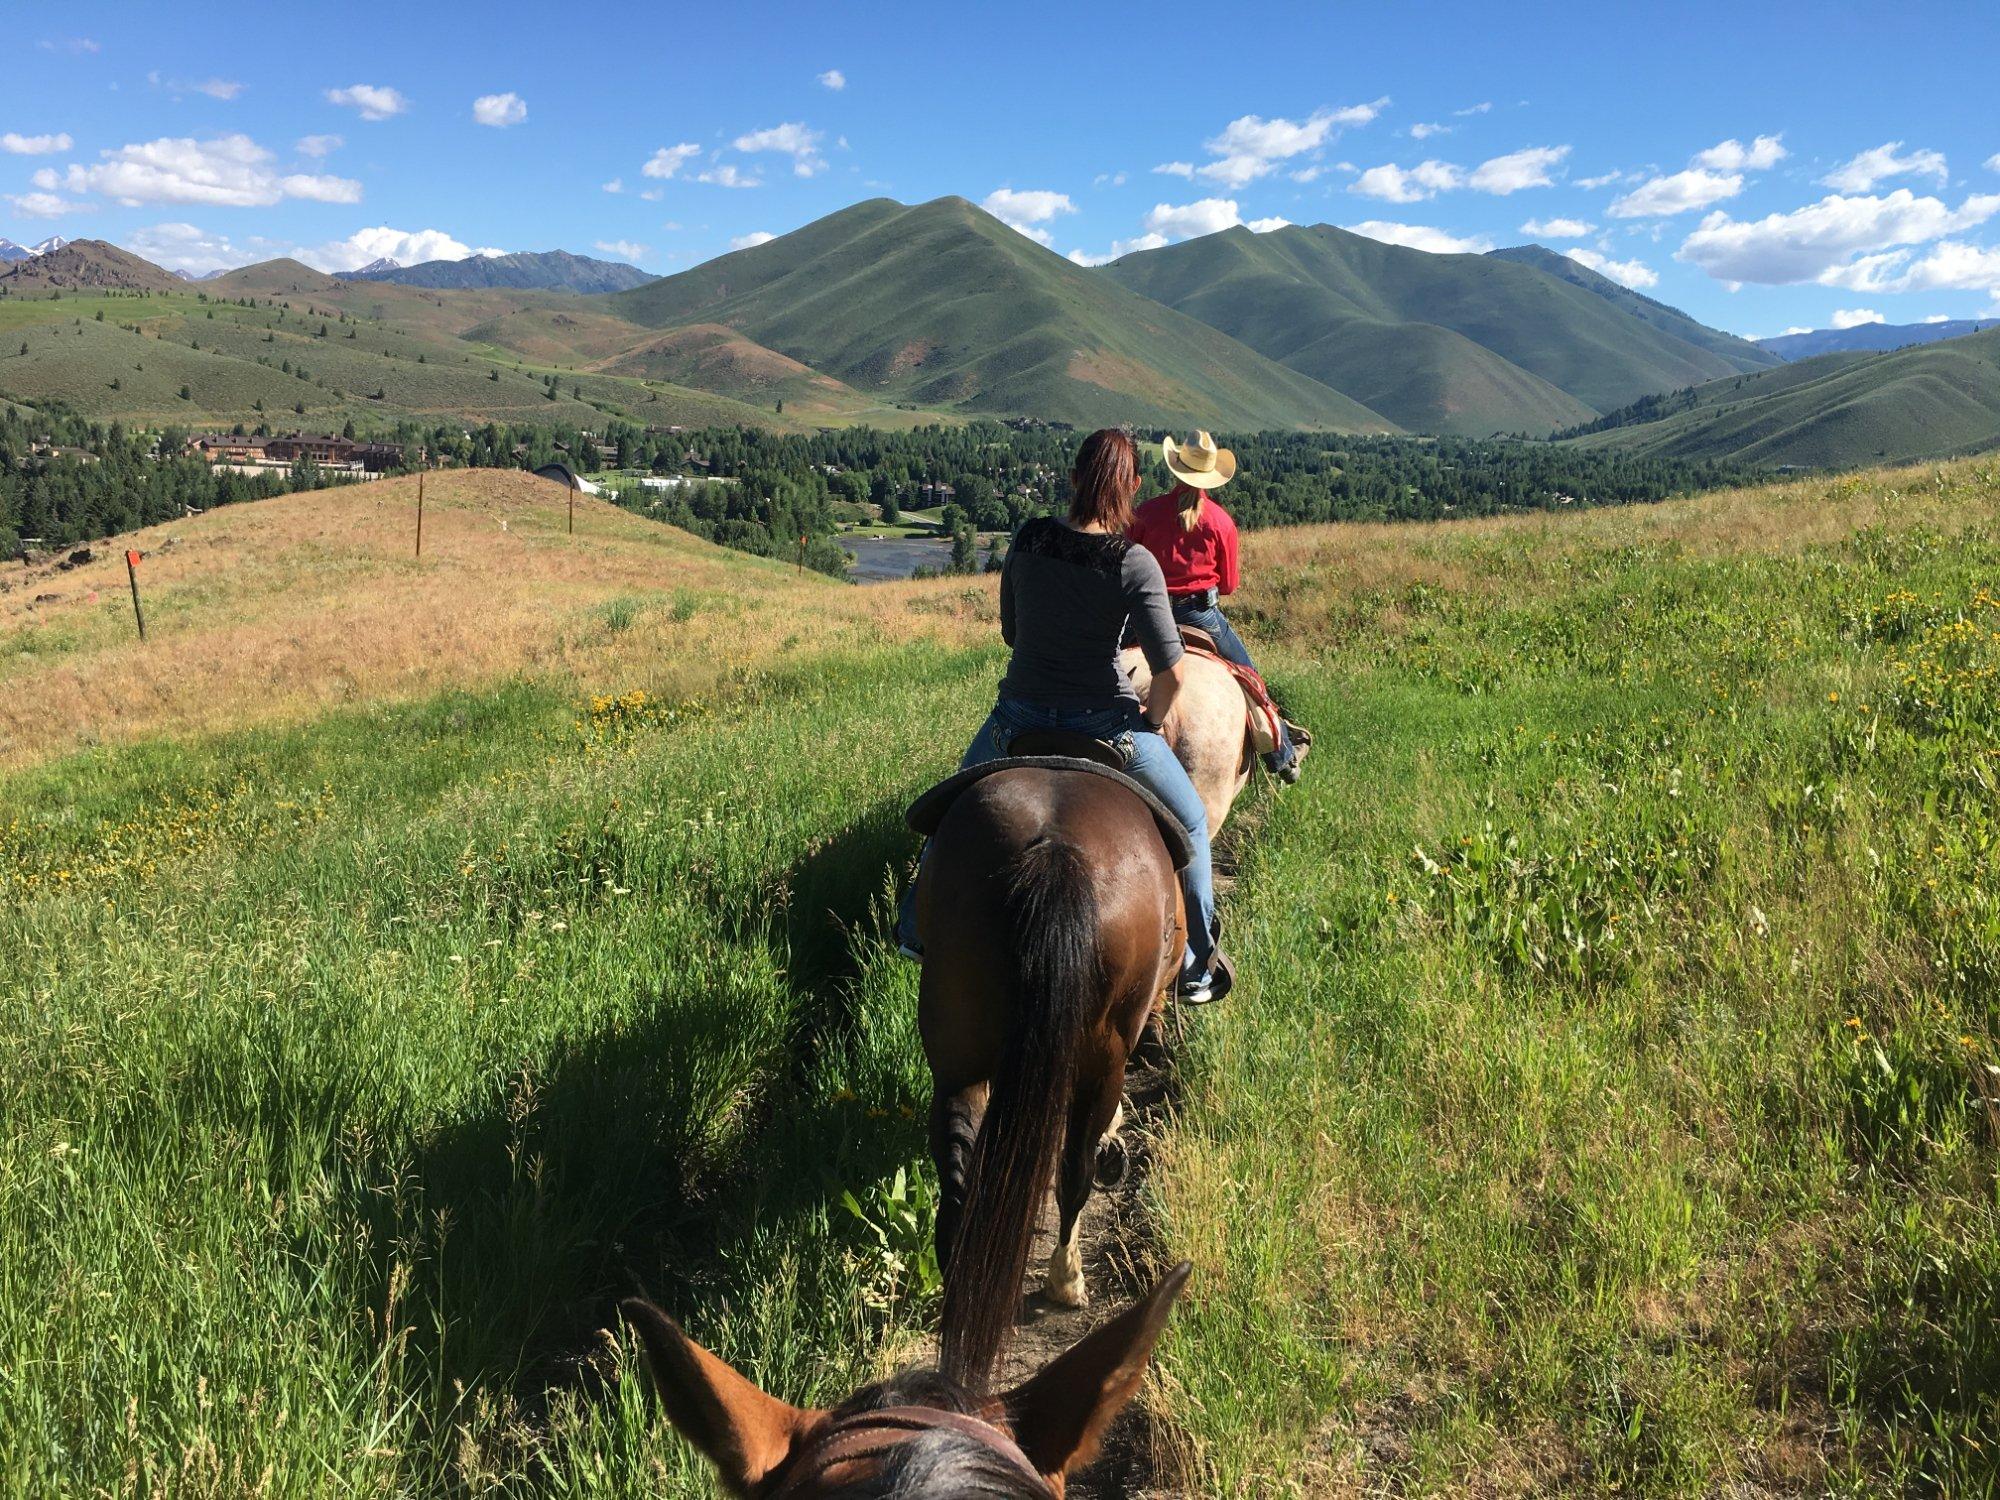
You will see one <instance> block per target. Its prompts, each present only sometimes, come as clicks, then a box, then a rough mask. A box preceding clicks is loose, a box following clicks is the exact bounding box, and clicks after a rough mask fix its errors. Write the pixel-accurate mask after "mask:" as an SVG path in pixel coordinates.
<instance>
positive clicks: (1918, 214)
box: [1675, 188, 2000, 291]
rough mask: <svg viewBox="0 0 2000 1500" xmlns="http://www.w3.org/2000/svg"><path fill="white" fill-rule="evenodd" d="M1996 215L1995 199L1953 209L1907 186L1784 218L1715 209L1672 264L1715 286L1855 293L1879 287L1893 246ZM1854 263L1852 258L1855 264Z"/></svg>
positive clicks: (1999, 207)
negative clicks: (1814, 287) (1809, 285)
mask: <svg viewBox="0 0 2000 1500" xmlns="http://www.w3.org/2000/svg"><path fill="white" fill-rule="evenodd" d="M1996 213H2000V194H1993V193H1988V194H1976V195H1974V196H1973V197H1970V198H1967V199H1966V200H1965V202H1964V203H1962V204H1961V205H1960V206H1959V207H1958V208H1956V209H1952V208H1947V207H1946V206H1945V205H1944V204H1943V203H1942V202H1940V201H1939V200H1938V199H1936V198H1928V197H1925V198H1919V197H1917V196H1916V195H1915V194H1914V193H1912V192H1911V191H1910V190H1909V189H1908V188H1898V189H1896V191H1895V192H1893V193H1890V194H1888V195H1887V196H1884V197H1844V196H1842V195H1840V194H1838V193H1835V194H1832V195H1830V196H1828V197H1825V198H1822V199H1821V200H1820V201H1819V202H1817V203H1814V204H1809V205H1808V206H1806V207H1805V208H1800V209H1794V210H1793V211H1792V212H1791V213H1785V214H1769V215H1767V216H1765V217H1764V218H1762V219H1750V220H1737V219H1732V218H1730V217H1729V215H1728V214H1727V213H1726V212H1724V211H1722V210H1717V211H1716V212H1714V213H1712V214H1710V215H1709V216H1708V217H1707V218H1705V219H1703V220H1702V221H1701V225H1700V227H1699V228H1697V229H1696V230H1695V231H1694V232H1693V233H1692V234H1690V235H1689V236H1688V237H1687V239H1686V240H1685V241H1684V242H1683V243H1682V245H1681V248H1680V249H1679V250H1678V251H1677V252H1676V256H1675V258H1676V259H1679V260H1683V261H1687V262H1688V263H1689V264H1691V265H1697V266H1700V267H1701V268H1702V269H1703V270H1704V271H1706V272H1708V274H1709V275H1711V276H1713V277H1715V278H1716V279H1717V280H1718V281H1737V282H1756V283H1758V284H1760V285H1764V286H1784V285H1789V284H1793V283H1798V282H1808V281H1817V282H1820V283H1821V284H1823V285H1828V286H1846V287H1849V288H1851V289H1853V290H1856V291H1874V290H1880V289H1882V283H1883V278H1884V276H1885V274H1886V272H1887V270H1888V269H1889V267H1888V262H1891V261H1895V260H1900V259H1901V258H1902V257H1901V256H1900V255H1886V256H1885V255H1880V254H1873V253H1871V252H1880V251H1888V250H1890V249H1892V247H1895V246H1899V245H1919V244H1923V243H1925V242H1927V241H1930V240H1935V239H1941V238H1943V237H1944V236H1945V235H1948V234H1952V233H1956V232H1958V231H1960V230H1964V229H1968V228H1971V227H1973V226H1974V225H1977V224H1983V223H1984V222H1985V221H1986V220H1988V219H1990V218H1992V217H1993V215H1994V214H1996ZM1857 257H1858V258H1857Z"/></svg>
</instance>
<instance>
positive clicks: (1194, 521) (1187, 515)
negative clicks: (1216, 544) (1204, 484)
mask: <svg viewBox="0 0 2000 1500" xmlns="http://www.w3.org/2000/svg"><path fill="white" fill-rule="evenodd" d="M1181 488H1182V489H1184V490H1186V491H1187V492H1188V493H1189V494H1190V495H1192V496H1194V500H1193V502H1192V503H1190V502H1188V501H1186V500H1183V501H1182V502H1181V505H1180V512H1181V530H1182V531H1193V530H1194V529H1195V527H1197V526H1199V525H1200V524H1201V502H1202V501H1204V500H1206V499H1207V498H1208V497H1207V496H1206V495H1204V494H1203V493H1202V492H1201V491H1200V490H1198V489H1196V488H1195V487H1194V486H1193V485H1191V484H1184V485H1182V486H1181Z"/></svg>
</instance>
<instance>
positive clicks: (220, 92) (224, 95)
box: [181, 78, 243, 104]
mask: <svg viewBox="0 0 2000 1500" xmlns="http://www.w3.org/2000/svg"><path fill="white" fill-rule="evenodd" d="M181 87H183V88H189V89H192V90H194V92H195V93H197V94H206V95H208V97H209V98H211V99H220V100H221V101H222V102H223V103H225V104H227V103H228V102H229V101H230V100H231V99H234V98H235V97H236V96H237V95H238V94H240V93H242V92H243V85H242V84H240V83H237V82H236V81H235V80H234V79H229V78H204V79H202V80H201V82H199V83H189V84H183V85H181Z"/></svg>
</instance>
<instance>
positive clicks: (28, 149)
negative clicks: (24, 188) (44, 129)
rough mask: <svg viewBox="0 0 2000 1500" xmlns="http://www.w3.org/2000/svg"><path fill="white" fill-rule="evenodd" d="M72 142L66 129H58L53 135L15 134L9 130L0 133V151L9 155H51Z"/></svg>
mask: <svg viewBox="0 0 2000 1500" xmlns="http://www.w3.org/2000/svg"><path fill="white" fill-rule="evenodd" d="M74 144H75V142H73V141H72V140H70V138H69V132H67V131H58V132H57V133H56V134H55V135H16V134H15V133H14V132H13V131H11V130H10V131H8V132H7V133H6V134H5V135H0V151H5V152H6V153H7V154H8V155H9V156H53V155H55V154H56V153H57V152H59V151H67V150H69V149H70V147H71V146H73V145H74Z"/></svg>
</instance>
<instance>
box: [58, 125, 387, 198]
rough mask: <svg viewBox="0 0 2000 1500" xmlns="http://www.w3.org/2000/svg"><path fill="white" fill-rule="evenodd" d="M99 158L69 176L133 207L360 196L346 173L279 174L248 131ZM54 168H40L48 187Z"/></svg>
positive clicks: (78, 186) (168, 140)
mask: <svg viewBox="0 0 2000 1500" xmlns="http://www.w3.org/2000/svg"><path fill="white" fill-rule="evenodd" d="M101 154H102V156H103V157H104V160H103V161H101V162H99V163H97V164H96V165H94V166H87V167H85V166H72V167H71V168H70V169H69V170H68V172H67V173H66V174H65V175H64V177H63V178H62V182H63V185H64V186H65V187H66V188H67V189H68V190H69V191H70V192H72V193H102V194H104V195H105V196H106V197H108V198H115V199H116V200H117V201H118V202H120V203H122V204H125V205H126V206H128V207H130V206H133V205H136V204H140V203H204V204H208V205H210V206H213V207H219V208H261V207H266V206H268V205H270V204H273V203H276V202H278V201H279V200H281V199H284V198H302V199H306V200H309V201H311V202H315V203H359V202H360V201H361V184H360V183H358V182H356V181H354V180H353V179H352V178H347V177H323V176H313V175H309V174H305V173H294V174H292V175H290V176H280V175H279V174H278V173H277V172H276V171H274V170H273V168H272V166H271V162H272V160H273V158H272V155H271V153H270V152H269V151H266V150H265V149H264V148H263V147H262V146H260V145H258V144H257V143H256V142H255V141H253V140H251V139H250V137H249V136H247V135H225V136H218V137H216V138H215V139H214V140H208V141H197V140H194V139H191V138H189V137H185V136H182V137H165V138H162V139H160V140H157V141H146V142H143V143H141V144H137V145H131V146H120V147H119V148H118V149H117V150H115V151H105V152H103V153H101ZM54 176H55V174H54V173H37V174H36V181H37V182H38V183H40V184H41V185H42V186H44V187H53V186H54V185H55V183H54V181H53V178H54Z"/></svg>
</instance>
